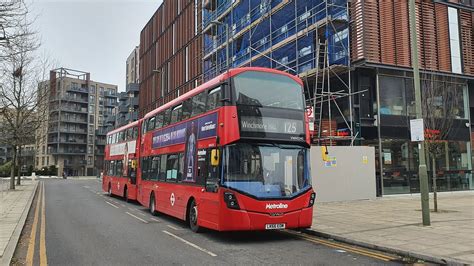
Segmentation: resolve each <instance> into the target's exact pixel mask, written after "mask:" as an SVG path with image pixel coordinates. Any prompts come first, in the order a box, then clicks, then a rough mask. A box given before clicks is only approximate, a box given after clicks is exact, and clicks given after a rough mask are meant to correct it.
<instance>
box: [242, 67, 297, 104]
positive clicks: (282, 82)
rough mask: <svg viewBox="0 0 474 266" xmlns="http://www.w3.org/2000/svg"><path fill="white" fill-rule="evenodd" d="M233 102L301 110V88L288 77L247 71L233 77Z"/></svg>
mask: <svg viewBox="0 0 474 266" xmlns="http://www.w3.org/2000/svg"><path fill="white" fill-rule="evenodd" d="M234 90H235V102H236V103H237V104H242V105H252V106H260V107H276V108H287V109H297V110H303V108H304V99H303V88H302V87H301V85H300V84H298V83H297V82H296V81H294V80H293V79H291V78H290V77H287V76H284V75H280V74H274V73H266V72H258V71H247V72H244V73H242V74H240V75H237V76H236V77H234Z"/></svg>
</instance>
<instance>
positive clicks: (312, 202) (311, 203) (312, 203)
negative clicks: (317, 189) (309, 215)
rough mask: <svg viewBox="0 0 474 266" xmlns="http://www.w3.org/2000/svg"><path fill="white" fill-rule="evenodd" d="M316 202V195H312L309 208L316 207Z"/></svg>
mask: <svg viewBox="0 0 474 266" xmlns="http://www.w3.org/2000/svg"><path fill="white" fill-rule="evenodd" d="M315 200H316V193H314V192H313V193H311V196H310V198H309V204H308V207H312V206H313V205H314V201H315Z"/></svg>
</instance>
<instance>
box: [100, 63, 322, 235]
mask: <svg viewBox="0 0 474 266" xmlns="http://www.w3.org/2000/svg"><path fill="white" fill-rule="evenodd" d="M140 123H141V137H140V138H139V142H140V144H137V145H139V149H140V151H139V154H140V163H139V167H138V175H137V177H138V179H137V189H138V191H137V200H138V201H139V202H140V203H141V204H142V205H144V206H147V207H149V208H150V211H151V212H152V213H156V212H162V213H166V214H168V215H171V216H174V217H177V218H179V219H183V220H186V221H188V223H189V225H190V227H191V229H192V230H193V231H198V230H199V229H200V228H202V227H206V228H210V229H214V230H219V231H235V230H268V229H283V228H305V227H310V226H311V223H312V213H313V211H312V207H313V204H314V200H315V193H314V192H313V190H312V187H311V175H310V168H309V147H310V144H309V130H308V123H307V117H306V114H305V104H304V96H303V84H302V82H301V80H300V79H299V78H297V77H294V76H292V75H289V74H287V73H284V72H281V71H276V70H272V69H265V68H239V69H233V70H229V71H228V72H226V73H224V74H221V75H220V76H218V77H216V78H214V79H212V80H211V81H209V82H207V83H205V84H203V85H201V86H199V87H197V88H195V89H193V90H191V91H190V92H188V93H186V94H184V95H182V96H180V97H179V98H177V99H175V100H173V101H171V102H169V103H167V104H165V105H163V106H161V107H159V108H157V109H156V110H154V111H152V112H150V113H148V114H146V116H145V117H144V118H143V120H142V121H141V122H140ZM104 190H105V188H104Z"/></svg>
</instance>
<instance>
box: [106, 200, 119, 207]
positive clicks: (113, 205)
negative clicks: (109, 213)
mask: <svg viewBox="0 0 474 266" xmlns="http://www.w3.org/2000/svg"><path fill="white" fill-rule="evenodd" d="M105 203H107V204H109V205H110V206H112V207H114V208H116V209H118V208H119V207H118V206H117V205H115V204H112V203H110V202H108V201H105Z"/></svg>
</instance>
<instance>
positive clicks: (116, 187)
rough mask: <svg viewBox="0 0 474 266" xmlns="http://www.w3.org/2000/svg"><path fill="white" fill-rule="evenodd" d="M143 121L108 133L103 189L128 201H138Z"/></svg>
mask: <svg viewBox="0 0 474 266" xmlns="http://www.w3.org/2000/svg"><path fill="white" fill-rule="evenodd" d="M140 124H141V121H135V122H133V123H130V124H128V125H125V126H122V127H120V128H117V129H115V130H113V131H111V132H109V133H107V139H106V141H107V143H106V146H105V162H104V165H105V169H104V171H103V172H102V189H103V190H104V191H107V193H108V194H109V195H112V194H113V195H117V196H121V197H123V198H125V199H126V200H129V199H131V200H136V199H137V188H136V184H137V165H138V156H139V147H138V143H137V142H138V141H139V139H140V130H139V128H140Z"/></svg>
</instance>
